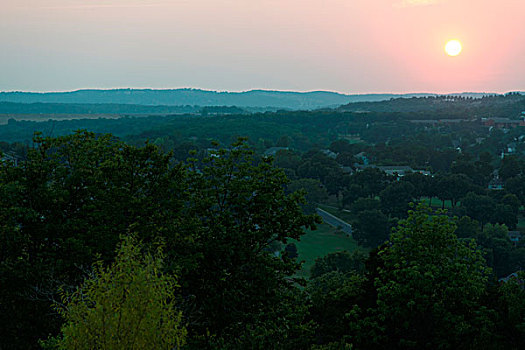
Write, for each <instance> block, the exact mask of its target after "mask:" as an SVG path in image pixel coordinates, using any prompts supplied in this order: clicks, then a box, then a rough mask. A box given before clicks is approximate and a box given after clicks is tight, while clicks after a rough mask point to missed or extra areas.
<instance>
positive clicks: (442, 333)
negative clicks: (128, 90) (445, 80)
mask: <svg viewBox="0 0 525 350" xmlns="http://www.w3.org/2000/svg"><path fill="white" fill-rule="evenodd" d="M43 105H46V104H45V103H44V104H43ZM53 106H54V105H51V104H49V105H48V106H47V107H46V108H49V111H50V113H53V112H56V110H53ZM61 108H62V107H61ZM68 108H69V107H68ZM123 108H135V107H123ZM524 120H525V96H522V95H519V94H508V95H505V96H486V97H483V98H472V97H469V96H467V97H465V96H463V97H462V96H459V97H458V96H442V97H421V98H407V99H393V100H387V101H383V102H359V103H353V104H349V105H344V106H341V107H339V108H336V109H322V110H313V111H274V112H264V113H248V112H247V111H246V110H242V111H239V110H237V109H236V108H226V109H223V108H220V109H219V111H217V110H216V109H215V110H214V109H208V110H206V109H200V110H199V111H198V112H196V113H191V114H183V115H164V116H156V115H150V116H141V117H131V116H122V117H119V118H100V119H74V120H61V121H57V120H48V121H38V122H37V121H23V120H15V119H12V120H10V121H9V122H8V123H7V124H6V125H0V140H1V142H0V150H1V152H2V162H1V163H0V191H1V196H0V208H1V209H0V219H1V226H0V286H2V287H1V288H0V348H1V349H4V348H5V349H33V348H34V349H37V348H45V349H94V348H101V349H110V348H111V349H114V348H126V349H145V348H150V349H158V348H166V349H179V348H180V349H436V348H440V349H472V348H476V349H522V348H524V347H525V340H524V339H525V289H524V287H523V281H524V278H525V274H524V273H523V272H522V270H523V268H524V267H525V243H524V242H525V240H523V238H522V236H523V235H524V234H525V220H524V207H523V206H524V204H525V121H524ZM87 130H89V131H87ZM35 132H36V133H35ZM346 225H348V226H346ZM345 227H348V229H347V230H346V231H345V229H344V228H345ZM334 242H335V243H334Z"/></svg>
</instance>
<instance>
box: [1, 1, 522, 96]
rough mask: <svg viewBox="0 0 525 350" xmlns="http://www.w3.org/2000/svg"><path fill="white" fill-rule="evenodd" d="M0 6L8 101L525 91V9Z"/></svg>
mask: <svg viewBox="0 0 525 350" xmlns="http://www.w3.org/2000/svg"><path fill="white" fill-rule="evenodd" d="M0 2H1V5H2V6H1V12H0V47H1V48H2V49H1V50H0V67H1V74H0V90H4V91H5V90H26V91H28V90H31V91H51V90H72V89H79V88H113V87H152V88H176V87H198V88H204V89H213V90H230V91H240V90H248V89H254V88H263V89H276V90H300V91H307V90H332V91H341V92H348V93H364V92H423V91H424V92H459V91H497V92H505V91H513V90H525V64H524V62H525V0H498V1H494V0H493V1H488V0H476V1H474V0H441V1H440V0H436V1H433V0H404V1H403V0H16V1H14V0H0ZM453 38H456V39H459V40H460V41H462V43H463V46H464V51H463V53H462V54H461V55H460V56H458V57H455V58H451V57H448V56H446V55H445V53H444V51H443V46H444V45H445V43H446V41H447V40H448V39H453Z"/></svg>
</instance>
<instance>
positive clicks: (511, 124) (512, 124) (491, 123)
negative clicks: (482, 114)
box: [481, 118, 525, 129]
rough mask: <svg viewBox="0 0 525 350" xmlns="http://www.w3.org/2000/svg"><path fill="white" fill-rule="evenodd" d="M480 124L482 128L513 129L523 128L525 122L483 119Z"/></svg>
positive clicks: (507, 119) (506, 119) (505, 119)
mask: <svg viewBox="0 0 525 350" xmlns="http://www.w3.org/2000/svg"><path fill="white" fill-rule="evenodd" d="M481 122H482V123H483V125H484V126H488V127H495V128H497V129H513V128H517V127H518V126H525V120H523V119H521V120H520V119H509V118H483V119H482V121H481Z"/></svg>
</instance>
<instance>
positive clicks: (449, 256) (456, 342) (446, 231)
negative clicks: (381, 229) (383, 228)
mask: <svg viewBox="0 0 525 350" xmlns="http://www.w3.org/2000/svg"><path fill="white" fill-rule="evenodd" d="M454 230H455V225H454V223H453V222H452V221H451V220H450V219H449V218H448V217H447V216H445V215H442V214H441V213H439V212H438V213H437V215H431V211H430V209H429V208H427V207H425V206H423V205H419V206H418V207H417V209H416V210H414V211H410V212H409V216H408V218H407V219H406V220H401V221H400V223H399V226H398V227H397V229H396V230H395V231H394V232H393V233H392V235H391V236H390V241H389V242H388V243H387V244H385V245H384V246H383V247H382V249H380V251H379V252H378V259H379V260H380V263H379V264H378V267H377V270H376V271H371V274H372V276H371V277H373V281H374V286H375V289H376V290H377V301H376V306H375V307H373V308H371V309H370V310H369V311H368V316H367V317H365V318H363V319H361V320H360V321H358V325H359V329H360V334H359V336H358V339H359V343H360V345H361V346H358V347H371V346H374V347H376V348H377V347H379V348H389V349H407V348H414V349H424V348H428V349H437V348H441V349H458V348H470V347H471V346H474V345H473V344H478V345H479V346H482V344H483V343H480V342H479V341H480V339H482V338H483V337H484V336H485V335H486V333H485V332H482V331H481V329H480V327H481V326H480V325H484V324H486V325H490V319H489V318H488V317H489V315H486V312H485V311H483V308H481V300H482V297H483V295H484V293H485V288H486V285H487V282H488V275H489V269H488V268H487V267H486V266H485V263H484V259H483V257H482V255H481V251H480V250H479V249H478V248H477V247H476V245H475V243H474V242H473V241H471V242H469V243H463V242H461V241H459V240H458V239H457V237H456V236H455V235H454V233H453V232H454Z"/></svg>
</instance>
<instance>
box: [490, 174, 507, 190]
mask: <svg viewBox="0 0 525 350" xmlns="http://www.w3.org/2000/svg"><path fill="white" fill-rule="evenodd" d="M503 188H504V184H503V181H502V180H501V179H500V178H499V177H497V176H496V177H494V178H493V179H492V180H491V181H490V182H489V186H488V189H489V190H493V191H500V190H502V189H503Z"/></svg>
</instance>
